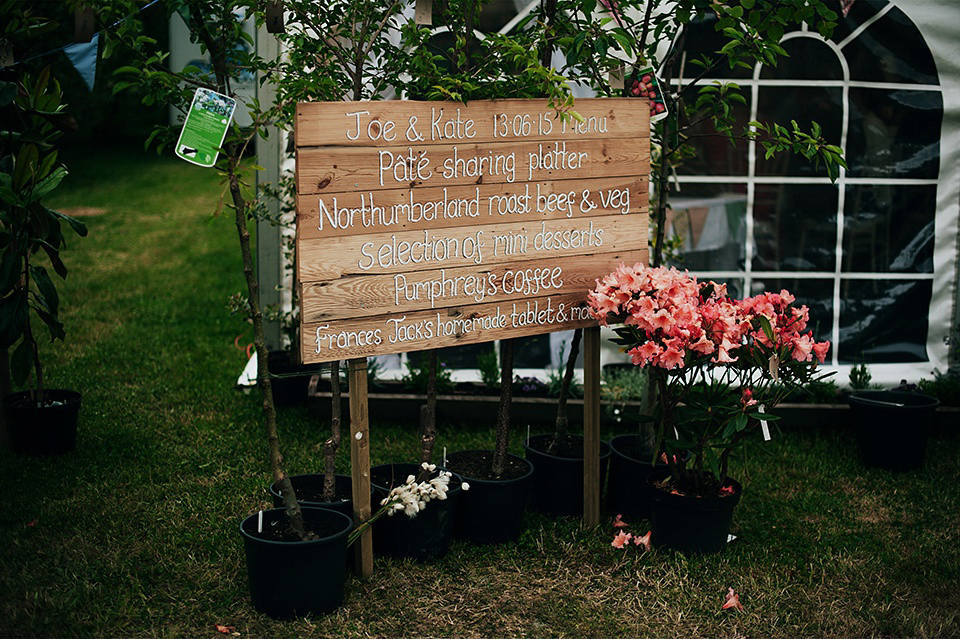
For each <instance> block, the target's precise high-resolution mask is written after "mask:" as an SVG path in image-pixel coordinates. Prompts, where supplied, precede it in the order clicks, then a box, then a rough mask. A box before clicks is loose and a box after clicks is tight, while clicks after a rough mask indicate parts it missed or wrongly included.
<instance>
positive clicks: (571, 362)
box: [547, 328, 583, 455]
mask: <svg viewBox="0 0 960 639" xmlns="http://www.w3.org/2000/svg"><path fill="white" fill-rule="evenodd" d="M582 339H583V329H582V328H578V329H577V330H575V331H574V332H573V339H571V340H570V352H569V353H568V354H567V367H566V369H565V370H564V371H563V380H562V381H561V382H560V399H559V400H558V401H557V422H556V427H555V428H554V431H553V440H551V442H550V445H549V446H548V447H547V453H548V454H550V455H553V454H555V453H556V452H557V449H558V448H559V447H560V445H561V444H562V442H563V440H564V439H566V437H567V424H568V423H569V422H568V418H567V396H568V395H569V394H570V384H571V383H572V382H573V371H574V368H575V367H576V365H577V356H579V355H580V340H582Z"/></svg>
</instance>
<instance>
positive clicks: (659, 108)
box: [629, 67, 667, 122]
mask: <svg viewBox="0 0 960 639" xmlns="http://www.w3.org/2000/svg"><path fill="white" fill-rule="evenodd" d="M629 89H630V90H629V93H630V95H631V96H634V97H637V98H646V99H647V101H649V102H650V122H656V121H658V120H662V119H663V118H665V117H667V103H666V102H664V100H663V88H662V87H661V86H660V81H659V80H657V72H656V71H655V70H654V68H653V67H645V68H643V69H640V70H639V71H637V72H636V74H635V75H634V76H633V82H631V83H630V86H629Z"/></svg>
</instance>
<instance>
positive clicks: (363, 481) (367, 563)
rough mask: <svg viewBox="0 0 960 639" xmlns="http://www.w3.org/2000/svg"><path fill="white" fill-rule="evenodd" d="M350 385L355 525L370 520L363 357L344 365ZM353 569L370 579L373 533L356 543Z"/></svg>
mask: <svg viewBox="0 0 960 639" xmlns="http://www.w3.org/2000/svg"><path fill="white" fill-rule="evenodd" d="M347 378H348V382H349V384H350V470H351V475H352V480H353V519H354V524H356V525H357V526H359V525H360V524H362V523H363V522H365V521H368V520H369V519H370V516H371V514H372V512H371V510H370V422H369V417H368V414H369V412H368V410H367V409H368V405H367V358H366V357H360V358H357V359H351V360H350V361H349V362H348V371H347ZM356 544H357V551H356V552H357V555H356V570H357V575H358V576H359V577H360V578H361V579H369V578H371V577H372V576H373V531H372V530H371V529H369V528H368V529H367V530H366V531H364V533H363V534H362V535H361V536H360V539H358V540H357V542H356Z"/></svg>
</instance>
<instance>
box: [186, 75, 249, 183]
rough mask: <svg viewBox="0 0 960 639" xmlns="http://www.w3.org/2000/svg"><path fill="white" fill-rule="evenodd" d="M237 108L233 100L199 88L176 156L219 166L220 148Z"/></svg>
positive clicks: (202, 163)
mask: <svg viewBox="0 0 960 639" xmlns="http://www.w3.org/2000/svg"><path fill="white" fill-rule="evenodd" d="M236 108H237V101H236V100H234V99H233V98H231V97H228V96H225V95H222V94H220V93H217V92H216V91H211V90H210V89H203V88H200V89H197V92H196V93H194V95H193V102H192V103H191V104H190V111H188V112H187V119H186V120H185V121H184V123H183V129H181V131H180V139H179V140H177V146H176V154H177V156H178V157H180V158H181V159H183V160H186V161H187V162H190V163H192V164H196V165H198V166H205V167H211V166H213V165H214V164H216V162H217V156H218V155H219V150H218V149H219V148H220V146H221V145H222V144H223V139H224V138H225V137H226V136H227V129H228V128H229V127H230V121H231V120H232V119H233V112H234V110H235V109H236Z"/></svg>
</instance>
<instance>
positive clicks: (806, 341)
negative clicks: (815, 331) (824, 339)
mask: <svg viewBox="0 0 960 639" xmlns="http://www.w3.org/2000/svg"><path fill="white" fill-rule="evenodd" d="M812 352H813V338H812V337H811V336H810V335H809V334H808V335H801V336H800V337H798V338H797V340H796V341H795V342H794V343H793V348H792V349H791V351H790V356H791V357H792V358H793V359H795V360H797V361H798V362H808V361H810V357H811V353H812Z"/></svg>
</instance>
